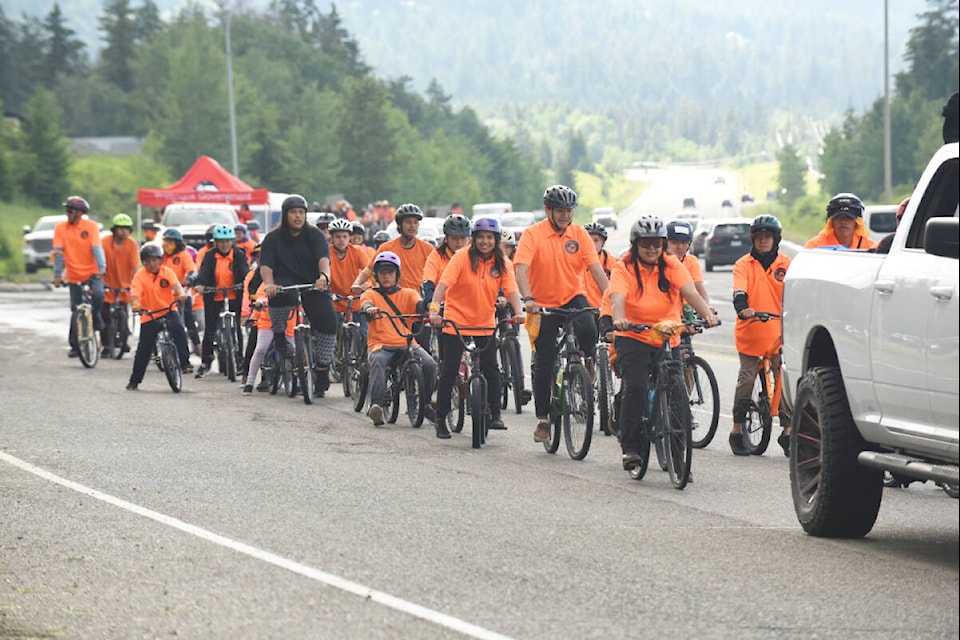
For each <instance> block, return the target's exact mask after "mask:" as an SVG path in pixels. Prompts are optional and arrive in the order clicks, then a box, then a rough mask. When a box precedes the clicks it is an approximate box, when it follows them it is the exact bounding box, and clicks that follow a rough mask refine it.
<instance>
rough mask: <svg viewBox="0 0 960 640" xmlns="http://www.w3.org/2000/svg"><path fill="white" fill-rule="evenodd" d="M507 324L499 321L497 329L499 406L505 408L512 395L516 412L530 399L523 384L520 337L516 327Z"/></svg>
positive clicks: (519, 411)
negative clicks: (500, 388) (500, 389)
mask: <svg viewBox="0 0 960 640" xmlns="http://www.w3.org/2000/svg"><path fill="white" fill-rule="evenodd" d="M508 325H509V323H506V322H501V323H500V324H499V325H498V330H497V356H498V360H499V364H500V378H501V380H502V381H503V391H502V393H501V394H500V395H501V398H500V408H501V409H506V408H507V407H508V406H509V405H510V396H511V395H512V396H513V405H514V408H515V409H516V412H517V413H521V412H522V410H523V405H524V404H526V403H527V402H529V400H530V398H529V394H530V391H528V390H527V389H524V386H523V355H522V354H521V351H520V339H519V338H518V337H517V330H516V327H513V328H510V327H509V326H508Z"/></svg>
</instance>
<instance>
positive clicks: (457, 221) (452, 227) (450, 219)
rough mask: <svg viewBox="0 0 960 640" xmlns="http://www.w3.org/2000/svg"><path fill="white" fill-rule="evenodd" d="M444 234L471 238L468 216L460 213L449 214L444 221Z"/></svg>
mask: <svg viewBox="0 0 960 640" xmlns="http://www.w3.org/2000/svg"><path fill="white" fill-rule="evenodd" d="M443 235H445V236H460V237H462V238H469V237H470V221H469V220H467V218H466V216H463V215H461V214H459V213H453V214H451V215H449V216H447V219H446V220H444V221H443Z"/></svg>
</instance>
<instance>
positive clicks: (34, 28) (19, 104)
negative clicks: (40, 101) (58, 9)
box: [0, 16, 45, 113]
mask: <svg viewBox="0 0 960 640" xmlns="http://www.w3.org/2000/svg"><path fill="white" fill-rule="evenodd" d="M7 25H9V27H10V31H9V32H8V33H7V34H0V37H3V38H4V40H5V42H3V43H2V47H3V51H2V52H3V55H4V57H3V59H2V60H0V78H3V82H0V99H2V100H3V101H4V104H6V105H7V108H8V109H10V110H11V111H13V112H15V113H19V112H20V111H21V110H23V109H24V105H25V104H26V102H27V101H28V100H29V99H30V96H31V95H33V93H34V91H35V89H36V87H37V85H42V83H43V79H44V76H43V61H44V58H45V52H44V42H45V37H44V30H43V24H42V23H41V22H40V21H39V20H38V19H36V18H32V17H27V16H24V19H23V22H20V23H7ZM0 28H3V26H2V25H0Z"/></svg>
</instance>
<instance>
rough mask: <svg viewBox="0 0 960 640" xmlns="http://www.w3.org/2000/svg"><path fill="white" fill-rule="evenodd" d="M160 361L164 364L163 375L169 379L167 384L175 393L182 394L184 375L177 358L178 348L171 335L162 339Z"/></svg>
mask: <svg viewBox="0 0 960 640" xmlns="http://www.w3.org/2000/svg"><path fill="white" fill-rule="evenodd" d="M160 360H161V361H162V362H163V374H164V375H165V376H166V377H167V384H169V385H170V388H171V389H173V392H174V393H180V390H181V389H182V388H183V373H182V372H181V371H180V358H179V356H177V347H176V345H174V344H173V340H172V339H171V338H170V336H169V335H164V336H162V337H161V343H160Z"/></svg>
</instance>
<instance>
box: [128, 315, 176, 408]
mask: <svg viewBox="0 0 960 640" xmlns="http://www.w3.org/2000/svg"><path fill="white" fill-rule="evenodd" d="M176 305H177V303H176V302H173V303H171V304H170V306H168V307H166V308H164V309H154V310H153V311H151V310H149V309H140V311H139V313H140V315H148V316H150V318H151V320H153V321H154V322H159V323H160V331H159V333H157V341H156V343H155V344H154V354H155V356H154V358H155V360H156V363H157V366H158V367H160V370H161V371H163V373H164V375H165V376H166V377H167V384H169V385H170V388H171V389H173V392H174V393H180V390H181V389H183V372H182V371H181V369H180V356H179V355H178V354H177V344H176V342H174V341H173V336H172V335H171V334H170V324H169V323H170V313H169V312H170V311H173V310H174V307H176ZM161 312H166V313H164V314H163V315H162V316H161V315H157V314H159V313H161Z"/></svg>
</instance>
